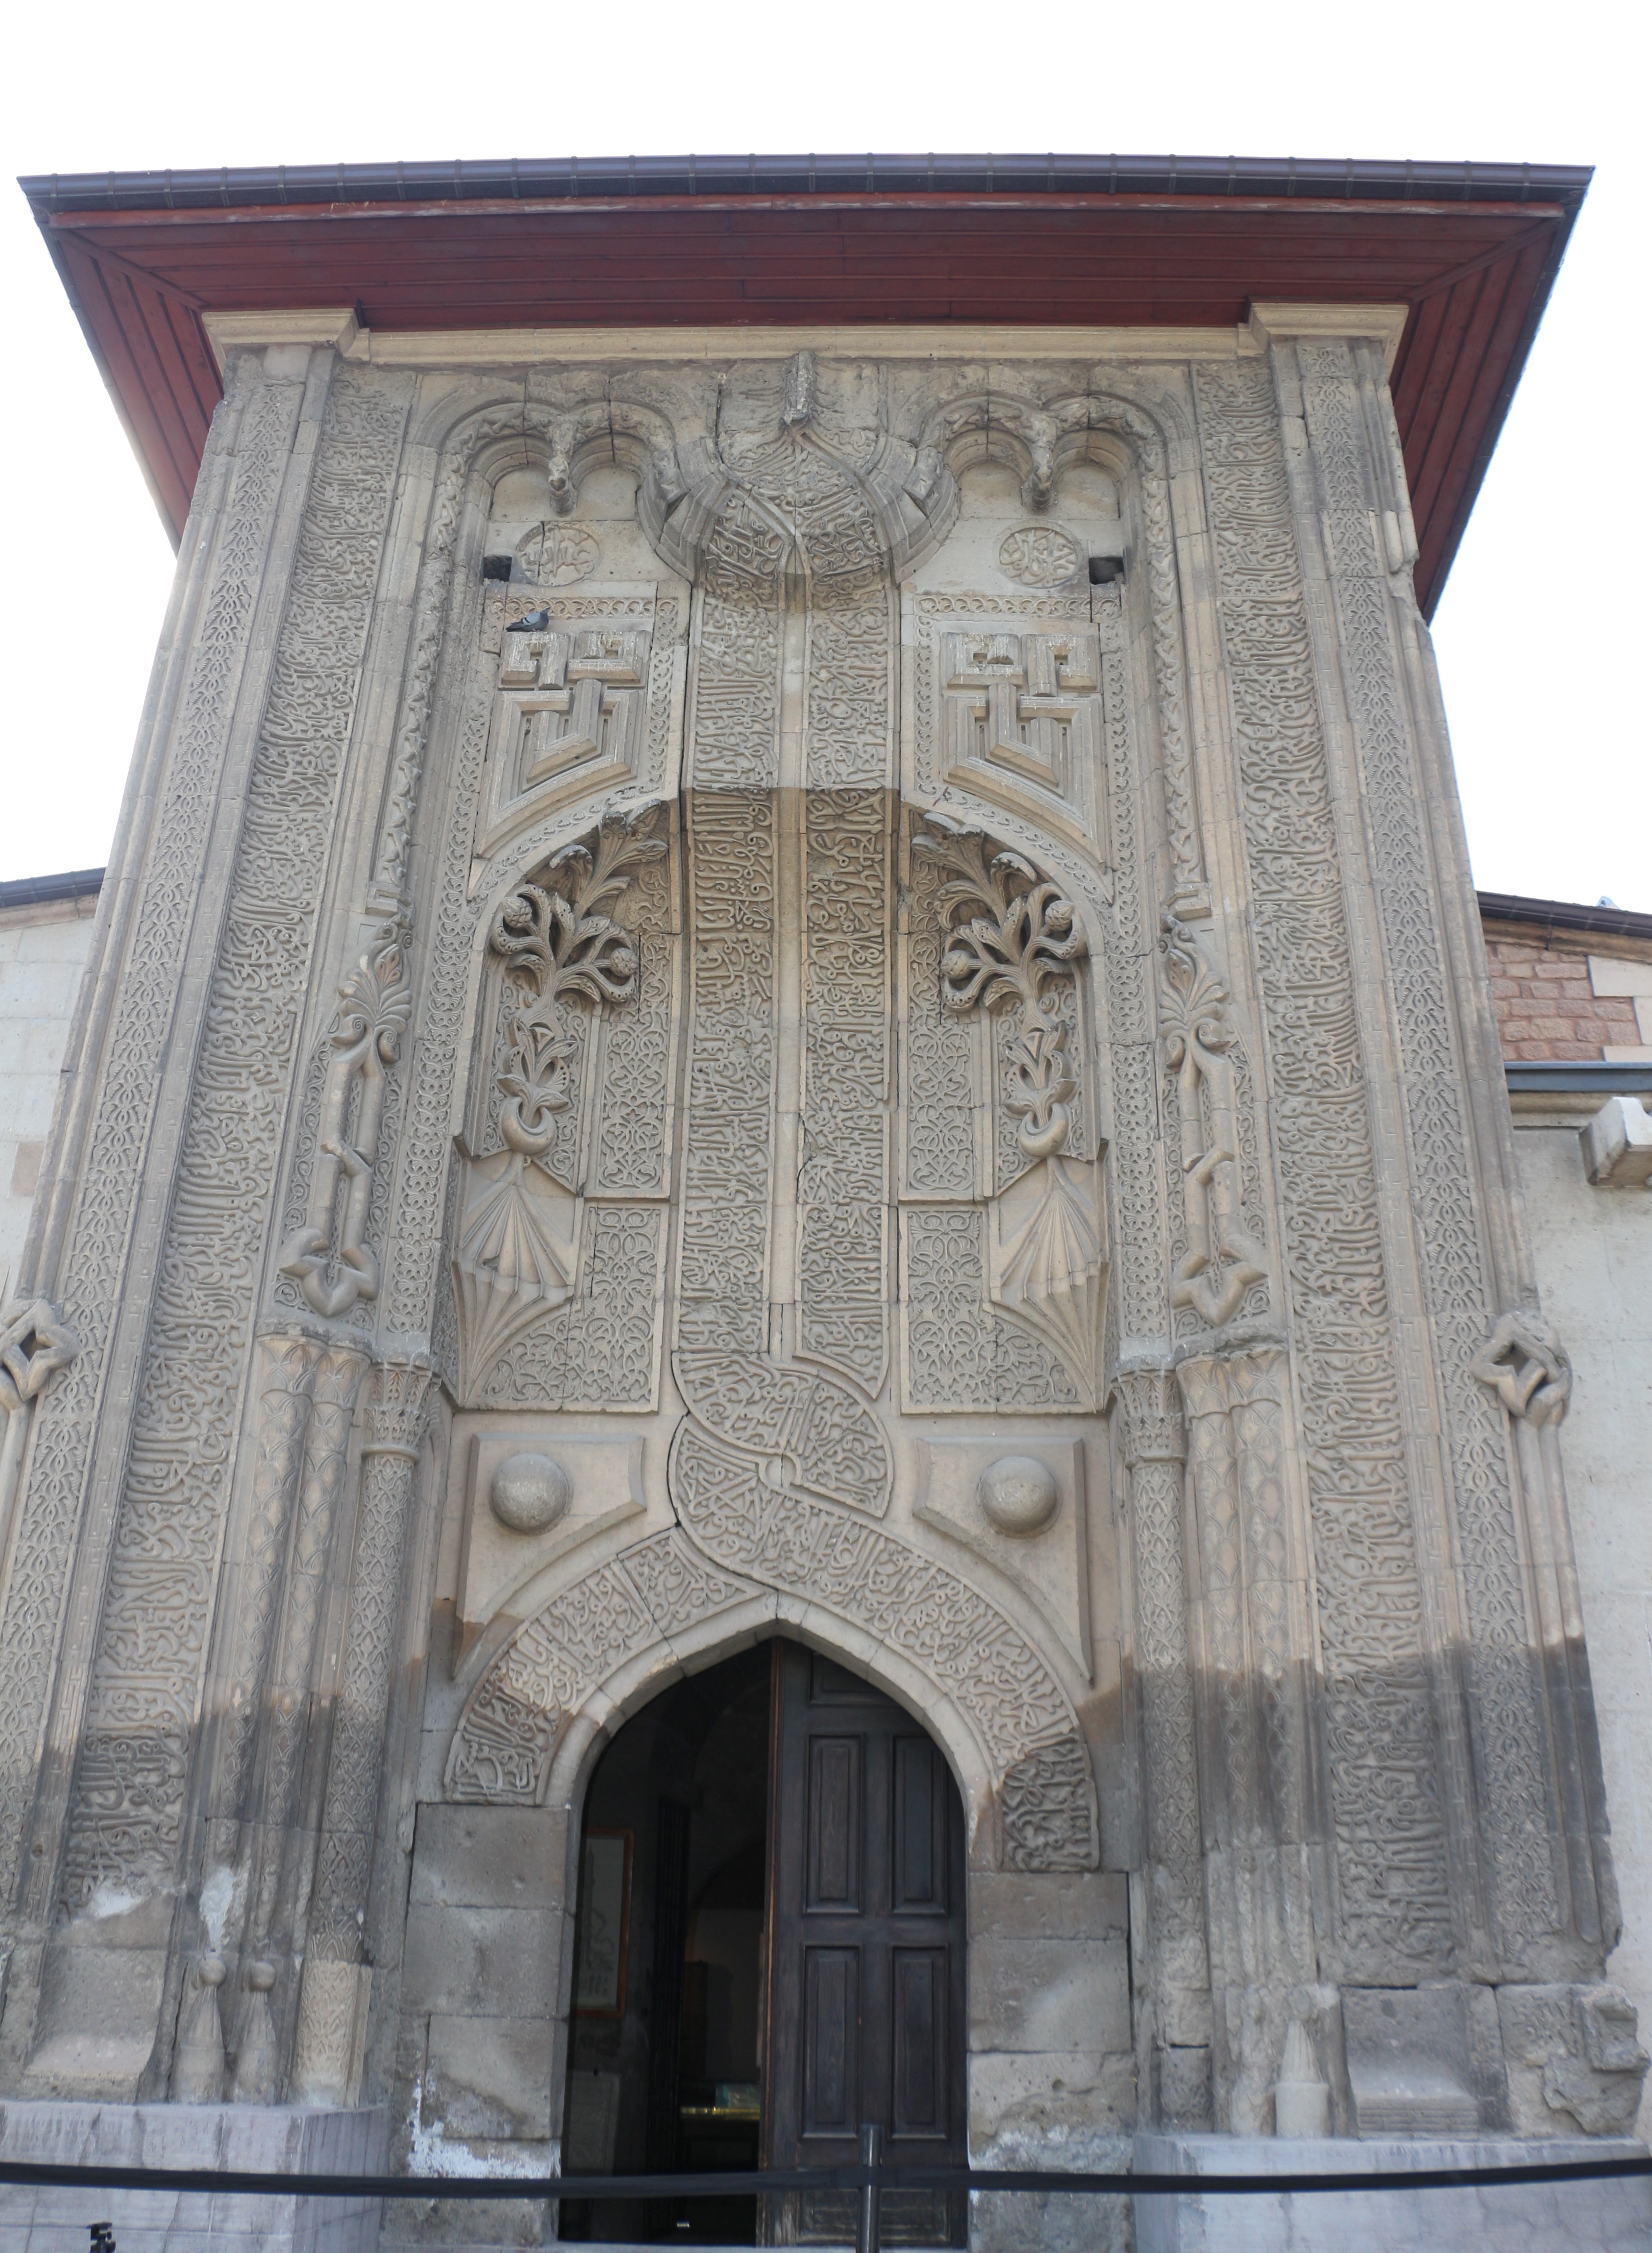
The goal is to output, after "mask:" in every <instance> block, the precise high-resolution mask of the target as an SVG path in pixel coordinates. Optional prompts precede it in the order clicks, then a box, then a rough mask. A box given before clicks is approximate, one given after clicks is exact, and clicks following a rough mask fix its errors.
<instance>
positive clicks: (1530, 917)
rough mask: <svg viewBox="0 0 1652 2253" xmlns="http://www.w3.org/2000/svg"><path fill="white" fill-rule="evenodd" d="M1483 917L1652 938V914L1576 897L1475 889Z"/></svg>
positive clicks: (1602, 935) (1548, 927)
mask: <svg viewBox="0 0 1652 2253" xmlns="http://www.w3.org/2000/svg"><path fill="white" fill-rule="evenodd" d="M1474 896H1475V898H1476V899H1477V900H1478V901H1479V902H1480V913H1481V920H1482V921H1483V922H1488V923H1524V924H1539V925H1541V926H1542V927H1543V928H1544V929H1545V930H1547V931H1588V932H1591V933H1593V935H1594V936H1595V937H1596V938H1637V939H1645V940H1648V941H1649V942H1652V915H1641V914H1638V913H1636V912H1635V910H1633V909H1630V908H1599V907H1597V908H1591V907H1585V906H1584V905H1583V903H1581V902H1580V901H1577V900H1530V899H1527V898H1525V897H1524V896H1523V895H1522V894H1521V893H1519V892H1476V893H1475V895H1474Z"/></svg>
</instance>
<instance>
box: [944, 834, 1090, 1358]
mask: <svg viewBox="0 0 1652 2253" xmlns="http://www.w3.org/2000/svg"><path fill="white" fill-rule="evenodd" d="M912 851H913V854H914V857H915V858H916V859H918V860H928V861H936V862H938V863H939V864H940V866H941V867H942V868H944V870H945V871H946V872H947V880H946V882H944V884H943V885H942V887H941V889H940V891H939V894H938V905H939V907H940V909H941V910H942V912H943V914H944V915H948V916H950V917H951V928H950V930H949V931H948V934H947V938H946V945H945V950H944V952H943V954H942V956H941V962H940V975H941V987H942V993H943V996H944V1001H945V1006H946V1007H947V1008H948V1009H949V1010H951V1012H953V1013H954V1014H955V1015H959V1016H967V1015H972V1014H973V1013H974V1012H976V1011H978V1010H979V1011H980V1012H981V1013H983V1014H985V1015H988V1016H989V1017H990V1016H993V1015H997V1014H1000V1013H1002V1014H1003V1015H1008V1014H1009V1013H1010V1012H1011V1011H1015V1012H1018V1014H1019V1022H1018V1024H1017V1028H1016V1031H1015V1035H1014V1039H1013V1040H1012V1041H1011V1042H1010V1043H1009V1044H1008V1046H1007V1051H1006V1063H1007V1080H1008V1088H1007V1094H1006V1098H1005V1108H1006V1110H1007V1113H1008V1114H1009V1116H1010V1118H1011V1119H1012V1120H1014V1121H1015V1147H1016V1149H1017V1151H1018V1152H1019V1154H1020V1157H1021V1161H1022V1163H1023V1165H1024V1166H1025V1167H1026V1168H1028V1171H1027V1173H1026V1174H1025V1175H1024V1176H1023V1177H1022V1178H1021V1180H1019V1181H1013V1182H1011V1183H1010V1185H1009V1187H1008V1188H1007V1189H1005V1190H1003V1191H1001V1192H1000V1195H999V1196H996V1197H995V1198H994V1199H993V1201H992V1203H991V1204H990V1205H989V1207H988V1210H987V1223H988V1230H989V1237H988V1241H989V1247H990V1256H989V1283H990V1289H991V1294H992V1296H993V1301H994V1302H995V1303H996V1304H997V1305H999V1306H1000V1307H1002V1308H1005V1310H1006V1311H1007V1312H1008V1313H1010V1314H1012V1315H1014V1316H1016V1317H1017V1319H1018V1320H1020V1321H1021V1322H1024V1323H1025V1324H1026V1325H1027V1327H1028V1329H1032V1330H1033V1331H1035V1333H1036V1334H1037V1335H1038V1336H1040V1337H1042V1338H1043V1339H1044V1340H1045V1341H1047V1342H1048V1343H1049V1344H1051V1345H1052V1346H1053V1347H1054V1348H1055V1350H1056V1353H1057V1354H1059V1355H1060V1357H1062V1359H1063V1362H1064V1363H1065V1364H1066V1365H1067V1367H1068V1368H1069V1369H1070V1371H1072V1372H1073V1375H1074V1377H1075V1378H1076V1379H1077V1384H1078V1386H1079V1388H1080V1391H1081V1393H1088V1392H1090V1391H1091V1388H1093V1386H1094V1385H1095V1382H1096V1366H1097V1360H1098V1351H1099V1346H1100V1337H1099V1329H1100V1319H1101V1302H1102V1294H1103V1287H1104V1284H1103V1251H1102V1238H1101V1229H1100V1222H1099V1208H1098V1180H1097V1174H1098V1168H1097V1167H1096V1166H1095V1165H1094V1164H1091V1163H1087V1162H1085V1161H1080V1160H1074V1159H1070V1158H1067V1157H1065V1156H1063V1154H1062V1153H1063V1150H1064V1149H1065V1147H1066V1146H1067V1142H1068V1138H1069V1135H1070V1129H1071V1112H1070V1106H1071V1104H1072V1101H1073V1099H1074V1098H1075V1097H1076V1095H1077V1092H1078V1078H1077V1074H1076V1072H1075V1071H1074V1070H1073V1068H1072V1065H1071V1063H1070V1057H1069V1053H1068V1045H1067V1043H1068V1036H1069V1032H1070V1019H1068V1018H1067V1017H1065V1016H1063V1015H1061V1014H1059V1013H1058V1009H1057V1007H1056V1001H1057V996H1058V995H1060V994H1064V993H1070V990H1071V987H1072V984H1073V973H1072V965H1073V964H1074V963H1075V962H1076V961H1077V959H1079V958H1080V957H1081V956H1082V955H1083V953H1084V933H1083V931H1082V930H1081V929H1080V928H1079V927H1078V925H1077V916H1076V911H1075V910H1074V908H1073V905H1072V903H1071V902H1070V900H1067V899H1065V898H1063V896H1062V894H1061V891H1060V889H1059V887H1058V886H1056V884H1055V883H1053V882H1050V881H1049V879H1048V878H1047V877H1044V876H1042V875H1041V874H1040V872H1039V871H1038V870H1037V869H1036V868H1034V866H1033V864H1032V863H1031V861H1028V860H1027V859H1026V858H1025V856H1024V855H1022V854H1019V853H1014V852H1009V851H1006V850H1001V849H1000V850H998V851H996V852H994V851H993V849H992V847H991V846H990V845H989V842H988V841H987V839H986V837H984V836H983V835H982V834H981V833H980V832H979V831H978V830H966V829H964V828H962V827H959V826H958V824H956V823H954V822H952V821H951V820H948V819H947V818H946V817H945V816H944V815H941V814H933V813H932V814H931V815H929V816H928V817H927V818H926V820H925V823H924V827H922V828H920V829H919V830H917V832H916V833H915V834H914V836H913V840H912ZM1000 1177H1001V1176H1000Z"/></svg>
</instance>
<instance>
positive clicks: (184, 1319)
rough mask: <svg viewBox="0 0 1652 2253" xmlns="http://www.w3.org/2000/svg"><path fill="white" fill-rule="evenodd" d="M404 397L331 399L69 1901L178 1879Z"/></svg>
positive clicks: (128, 1520) (198, 1108) (145, 1428)
mask: <svg viewBox="0 0 1652 2253" xmlns="http://www.w3.org/2000/svg"><path fill="white" fill-rule="evenodd" d="M404 413H405V404H404V401H403V400H402V399H401V396H400V395H392V394H387V392H385V391H383V390H380V389H379V388H377V387H368V386H365V385H362V384H360V383H359V382H357V381H355V380H352V378H350V377H348V376H340V377H338V379H337V380H335V383H334V387H333V389H332V391H331V394H330V395H329V399H328V403H327V408H326V413H325V417H324V422H323V426H322V431H321V436H320V440H319V443H318V449H317V461H316V466H315V471H314V473H313V477H312V481H311V487H310V499H309V500H308V503H307V505H306V507H305V511H304V517H303V525H302V527H301V528H300V532H299V537H298V547H297V553H296V557H295V559H294V563H293V573H292V582H291V588H290V591H289V596H288V605H287V612H286V616H285V618H284V620H283V622H282V631H281V637H280V640H279V642H278V644H277V646H276V651H275V664H274V668H273V674H272V680H271V686H270V691H269V698H268V704H267V706H266V709H265V714H264V719H263V724H262V727H261V731H260V736H259V744H258V750H257V753H256V755H255V757H254V762H253V766H252V771H251V775H250V778H249V785H248V792H247V806H246V811H245V813H244V815H243V819H242V827H241V834H240V842H239V844H238V847H237V849H236V855H235V867H234V876H233V879H232V882H231V888H230V905H229V911H228V916H227V921H226V924H225V929H224V933H223V938H222V941H221V945H220V953H219V959H218V963H217V966H216V968H215V969H214V972H213V980H212V987H211V991H210V993H209V995H208V999H207V1004H206V1027H205V1031H204V1034H203V1038H202V1045H201V1051H200V1056H199V1061H198V1064H197V1067H196V1073H195V1079H194V1085H193V1092H192V1097H191V1102H190V1107H189V1113H188V1116H187V1119H186V1121H185V1129H184V1138H183V1147H182V1152H181V1154H180V1158H179V1162H178V1180H177V1184H176V1187H175V1190H174V1194H173V1198H172V1204H171V1217H170V1222H169V1227H168V1233H167V1242H166V1249H165V1252H164V1257H163V1260H162V1267H161V1277H160V1283H159V1288H158V1290H157V1297H156V1303H155V1307H154V1310H153V1313H152V1315H151V1317H150V1336H149V1350H148V1356H147V1360H146V1363H145V1367H144V1372H143V1383H142V1386H141V1389H140V1392H139V1395H138V1400H137V1405H136V1412H135V1416H134V1424H133V1436H132V1443H131V1450H130V1457H129V1468H128V1472H127V1479H126V1486H125V1490H124V1493H123V1496H122V1505H121V1510H120V1516H119V1519H118V1523H117V1526H116V1531H115V1545H114V1553H113V1556H112V1558H111V1561H110V1566H109V1574H108V1585H107V1589H106V1593H105V1596H104V1607H103V1616H102V1622H101V1630H100V1637H99V1647H98V1655H97V1658H96V1662H95V1664H94V1670H93V1677H92V1685H91V1691H90V1696H89V1699H88V1705H87V1722H86V1731H85V1736H84V1740H83V1743H82V1747H81V1752H80V1768H79V1771H78V1781H77V1785H76V1794H75V1801H74V1811H73V1818H72V1824H71V1834H70V1846H69V1854H68V1859H67V1868H66V1882H65V1897H66V1901H68V1902H70V1903H71V1904H72V1905H75V1906H78V1905H79V1904H80V1901H83V1900H84V1899H85V1898H86V1897H87V1895H88V1894H90V1893H91V1892H92V1891H93V1889H94V1887H96V1886H98V1885H99V1884H101V1883H103V1882H105V1881H108V1882H110V1883H114V1884H117V1885H119V1886H120V1887H122V1889H125V1890H129V1891H132V1892H135V1893H139V1894H142V1893H143V1892H146V1891H148V1890H149V1889H150V1888H151V1887H158V1886H161V1885H164V1884H165V1883H166V1882H168V1880H170V1878H171V1875H172V1873H173V1872H174V1869H175V1866H176V1860H177V1855H178V1846H179V1844H180V1841H181V1838H182V1828H183V1819H184V1808H185V1791H186V1782H187V1764H188V1756H189V1748H190V1745H191V1742H192V1735H193V1731H194V1726H195V1719H196V1712H197V1707H198V1703H199V1689H200V1678H201V1670H202V1667H203V1664H204V1662H205V1657H206V1636H207V1632H208V1629H209V1626H210V1622H211V1620H212V1615H213V1590H214V1587H215V1582H216V1576H217V1570H218V1560H219V1552H220V1539H221V1534H222V1527H223V1521H224V1512H225V1509H226V1506H227V1500H228V1487H229V1480H230V1475H231V1470H232V1466H233V1461H234V1440H235V1433H236V1428H237V1426H238V1424H239V1421H240V1396H241V1390H242V1386H243V1385H244V1383H245V1381H246V1371H247V1354H248V1348H249V1335H248V1333H249V1329H250V1316H251V1313H252V1308H253V1301H254V1293H255V1289H256V1285H257V1279H258V1273H259V1267H260V1263H261V1255H262V1252H263V1245H264V1239H265V1235H266V1231H267V1230H268V1223H269V1206H270V1183H271V1181H272V1179H273V1176H274V1173H275V1156H276V1151H277V1148H278V1147H279V1138H280V1133H281V1127H282V1118H283V1113H284V1109H285V1105H286V1099H287V1094H288V1089H289V1083H290V1078H291V1068H292V1057H293V1045H294V1040H295V1037H296V1031H297V1027H298V1020H299V1015H300V1012H301V1009H302V1007H303V994H304V987H305V982H306V979H307V975H308V971H309V962H310V943H311V939H312V938H313V933H314V924H315V917H316V910H317V903H318V901H319V897H320V892H321V884H322V879H323V876H324V871H325V868H326V862H327V854H328V847H329V843H330V841H331V831H332V823H333V818H334V809H335V803H336V797H337V791H338V778H339V775H340V773H341V771H342V768H343V764H344V756H345V746H346V743H347V742H348V737H349V729H350V722H351V718H352V709H353V701H354V694H355V684H356V675H357V672H358V669H359V666H360V662H361V656H362V651H363V648H364V645H365V643H366V631H367V623H368V619H369V617H370V615H371V611H372V608H373V588H374V584H375V581H376V578H377V572H378V560H379V554H380V548H381V545H382V543H383V540H384V534H385V527H386V523H387V517H388V513H389V506H390V495H391V488H392V483H393V480H394V472H395V467H396V461H397V457H398V455H399V452H400V449H401V426H402V421H403V416H404Z"/></svg>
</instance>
